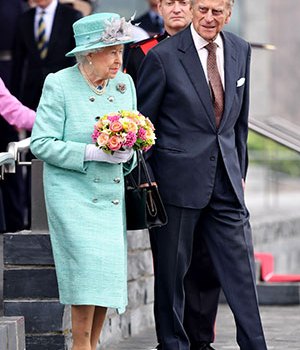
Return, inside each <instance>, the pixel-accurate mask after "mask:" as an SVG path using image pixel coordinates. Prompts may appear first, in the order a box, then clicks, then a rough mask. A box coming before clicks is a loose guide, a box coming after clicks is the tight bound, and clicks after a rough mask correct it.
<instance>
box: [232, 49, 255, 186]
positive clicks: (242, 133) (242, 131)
mask: <svg viewBox="0 0 300 350" xmlns="http://www.w3.org/2000/svg"><path fill="white" fill-rule="evenodd" d="M250 61H251V47H250V45H249V44H248V52H247V62H246V74H245V78H246V80H245V84H246V86H245V91H244V98H243V104H242V108H241V111H240V115H239V118H238V120H237V123H236V125H235V135H236V140H235V142H236V148H237V152H238V157H239V162H240V168H241V173H242V176H243V179H244V180H245V179H246V175H247V168H248V149H247V139H248V117H249V98H250V91H249V90H250Z"/></svg>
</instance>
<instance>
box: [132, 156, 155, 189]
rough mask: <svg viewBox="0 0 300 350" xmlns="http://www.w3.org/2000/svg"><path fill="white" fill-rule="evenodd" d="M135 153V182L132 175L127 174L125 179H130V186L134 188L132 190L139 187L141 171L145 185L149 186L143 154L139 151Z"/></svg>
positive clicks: (148, 175) (149, 180) (149, 181)
mask: <svg viewBox="0 0 300 350" xmlns="http://www.w3.org/2000/svg"><path fill="white" fill-rule="evenodd" d="M136 153H137V181H136V180H135V178H134V176H133V175H132V173H129V174H128V175H127V178H129V179H130V182H131V184H132V186H134V188H138V187H139V186H140V185H141V171H142V170H143V171H144V174H145V180H146V183H147V184H148V185H149V186H151V177H150V174H149V171H148V168H147V165H146V162H145V159H144V156H143V153H142V151H140V150H138V151H136Z"/></svg>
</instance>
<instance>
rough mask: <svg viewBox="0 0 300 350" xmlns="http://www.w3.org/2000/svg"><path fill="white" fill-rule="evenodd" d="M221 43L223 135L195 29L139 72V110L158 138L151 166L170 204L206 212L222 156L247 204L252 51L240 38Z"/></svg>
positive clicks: (153, 55) (153, 53)
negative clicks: (147, 119)
mask: <svg viewBox="0 0 300 350" xmlns="http://www.w3.org/2000/svg"><path fill="white" fill-rule="evenodd" d="M222 37H223V39H224V60H225V63H224V64H225V109H224V113H223V118H222V121H221V124H220V127H219V129H217V128H216V126H215V116H214V110H213V105H212V100H211V97H210V91H209V88H208V84H207V82H206V78H205V75H204V71H203V69H202V65H201V62H200V59H199V56H198V53H197V52H196V49H195V46H194V42H193V39H192V35H191V30H190V27H188V28H186V29H185V30H183V31H182V32H180V33H178V34H176V35H174V36H172V37H170V38H168V39H166V40H164V41H162V42H161V43H159V44H158V45H156V46H155V47H154V48H153V49H151V50H150V51H149V52H148V54H147V56H146V57H145V59H144V60H143V63H142V66H141V68H140V70H139V79H138V86H137V95H138V108H139V110H140V111H141V113H143V114H144V115H146V116H148V117H150V119H151V120H152V121H153V123H154V125H155V127H156V135H157V140H156V145H155V147H153V149H151V150H150V151H149V152H147V153H146V158H147V159H148V163H149V167H150V168H151V169H152V171H153V175H154V178H155V180H156V181H157V182H158V185H159V187H160V191H161V194H162V197H163V200H164V201H165V202H166V203H168V204H172V205H176V206H181V207H189V208H203V207H204V206H206V205H207V204H208V202H209V199H210V196H211V193H212V190H213V187H214V179H215V172H216V167H217V158H218V156H221V157H222V158H223V160H224V164H225V167H226V169H227V173H228V175H229V178H230V180H231V183H232V185H233V188H234V191H235V193H236V195H237V197H238V199H239V201H240V202H241V203H244V194H243V188H242V178H245V177H246V171H247V146H246V142H247V133H248V109H249V69H250V55H251V51H250V45H249V44H248V43H247V42H245V41H244V40H242V39H241V38H239V37H237V36H236V35H234V34H231V33H228V32H223V33H222ZM241 78H242V79H241Z"/></svg>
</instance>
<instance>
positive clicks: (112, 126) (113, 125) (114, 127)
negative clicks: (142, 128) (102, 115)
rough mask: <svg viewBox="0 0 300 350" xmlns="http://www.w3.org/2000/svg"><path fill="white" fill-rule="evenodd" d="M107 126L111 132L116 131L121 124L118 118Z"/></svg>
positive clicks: (119, 128)
mask: <svg viewBox="0 0 300 350" xmlns="http://www.w3.org/2000/svg"><path fill="white" fill-rule="evenodd" d="M109 128H110V130H111V131H113V132H118V131H121V130H122V129H123V125H122V124H121V123H120V122H119V121H118V120H115V121H112V122H111V123H110V126H109Z"/></svg>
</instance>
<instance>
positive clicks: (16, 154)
mask: <svg viewBox="0 0 300 350" xmlns="http://www.w3.org/2000/svg"><path fill="white" fill-rule="evenodd" d="M29 146H30V137H28V138H26V139H24V140H21V141H17V142H10V143H9V144H8V146H7V152H5V153H8V154H10V155H11V157H12V159H13V161H11V162H10V163H9V164H7V165H6V166H5V167H4V168H3V167H2V169H3V173H4V172H5V173H15V172H16V165H31V162H23V161H21V154H22V153H23V152H26V151H28V150H29Z"/></svg>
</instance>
